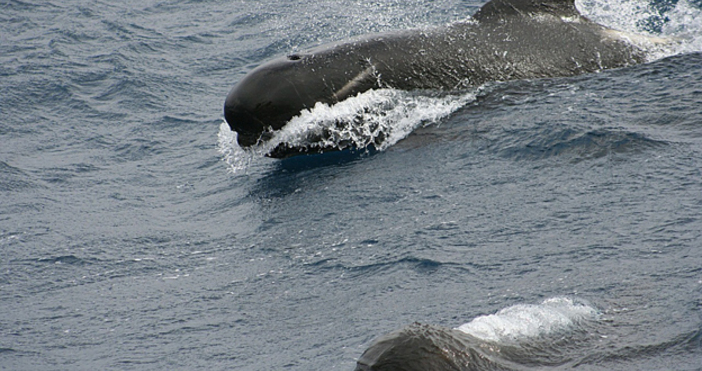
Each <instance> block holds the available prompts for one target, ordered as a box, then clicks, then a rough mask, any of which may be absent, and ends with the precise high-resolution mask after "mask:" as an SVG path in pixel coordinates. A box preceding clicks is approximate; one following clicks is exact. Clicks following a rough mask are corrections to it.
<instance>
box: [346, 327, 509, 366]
mask: <svg viewBox="0 0 702 371" xmlns="http://www.w3.org/2000/svg"><path fill="white" fill-rule="evenodd" d="M477 344H479V341H478V339H475V338H474V337H472V336H470V335H468V334H466V333H464V332H462V331H459V330H456V329H448V328H442V327H439V326H433V325H426V324H421V323H417V322H415V323H413V324H412V325H409V326H407V327H405V328H403V329H400V330H397V331H394V332H392V333H389V334H387V335H384V336H382V337H381V338H379V339H378V340H376V341H375V342H374V343H373V344H372V345H371V346H370V347H369V348H368V349H367V350H366V351H365V352H363V354H362V355H361V358H359V359H358V361H357V362H356V369H355V371H428V370H431V371H444V370H445V371H449V370H450V371H478V370H508V368H506V367H502V366H501V365H500V364H499V363H498V362H496V361H494V360H492V358H495V357H494V356H495V355H494V354H493V353H495V352H496V351H495V348H496V347H493V348H486V347H483V348H481V347H480V346H478V345H477Z"/></svg>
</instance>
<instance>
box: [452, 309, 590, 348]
mask: <svg viewBox="0 0 702 371" xmlns="http://www.w3.org/2000/svg"><path fill="white" fill-rule="evenodd" d="M598 316H599V312H598V311H597V309H595V308H593V307H591V306H589V305H587V304H585V303H582V302H577V301H574V300H572V299H569V298H551V299H546V300H544V301H543V302H542V303H541V304H538V305H534V304H519V305H515V306H512V307H509V308H505V309H502V310H500V311H499V312H497V313H496V314H491V315H487V316H480V317H477V318H475V319H474V320H472V321H470V322H468V323H466V324H463V325H461V326H459V327H458V328H457V329H458V330H460V331H463V332H465V333H467V334H469V335H472V336H475V337H477V338H479V339H482V340H485V341H491V342H509V341H517V342H518V341H520V340H522V341H524V340H528V339H533V338H535V337H539V336H548V335H552V334H554V333H557V332H559V331H565V330H568V329H570V328H572V327H573V326H574V325H576V324H577V323H578V322H580V321H584V320H595V319H597V318H598Z"/></svg>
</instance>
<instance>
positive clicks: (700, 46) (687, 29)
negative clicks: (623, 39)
mask: <svg viewBox="0 0 702 371" xmlns="http://www.w3.org/2000/svg"><path fill="white" fill-rule="evenodd" d="M576 7H577V8H578V10H579V11H580V12H581V13H582V14H583V15H585V16H587V17H588V18H590V19H592V20H593V21H595V22H597V23H600V24H602V25H605V26H607V27H610V28H612V29H615V30H619V31H624V32H627V33H631V34H634V35H640V36H641V37H640V38H637V37H635V36H634V37H633V39H632V40H631V41H632V42H634V43H635V44H637V45H639V46H642V47H646V48H647V49H649V50H650V53H651V54H650V58H649V59H650V60H651V61H653V60H657V59H661V58H665V57H670V56H673V55H677V54H682V53H691V52H699V51H702V9H700V8H699V7H695V6H694V5H692V4H691V3H690V2H689V0H681V1H679V2H678V3H677V4H676V5H675V7H674V8H672V9H667V10H663V9H661V8H657V7H656V6H655V5H654V3H653V2H652V1H650V0H617V1H608V0H578V1H577V2H576ZM654 29H660V32H658V31H656V30H654ZM647 37H649V38H651V37H652V38H653V39H650V40H651V42H648V43H647V42H646V38H647ZM661 38H662V39H667V40H668V41H669V42H667V43H661V42H659V40H656V39H661Z"/></svg>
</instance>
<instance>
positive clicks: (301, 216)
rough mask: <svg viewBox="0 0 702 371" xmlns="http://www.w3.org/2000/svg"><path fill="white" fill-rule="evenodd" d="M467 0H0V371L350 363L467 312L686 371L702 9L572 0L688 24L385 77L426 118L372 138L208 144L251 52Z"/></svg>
mask: <svg viewBox="0 0 702 371" xmlns="http://www.w3.org/2000/svg"><path fill="white" fill-rule="evenodd" d="M481 4H482V2H480V1H469V2H461V1H457V0H455V1H454V0H451V1H450V0H442V1H429V0H412V1H388V2H374V1H365V0H361V1H341V2H328V1H322V2H312V1H307V0H300V1H295V2H290V3H286V4H285V5H284V6H281V5H280V3H279V2H274V1H267V0H264V1H249V0H243V1H237V2H232V1H222V0H211V1H140V2H118V3H114V2H95V1H81V0H71V1H62V2H58V1H41V2H21V1H15V0H9V1H7V0H6V1H3V2H0V141H1V143H2V144H1V145H0V369H7V370H97V369H101V370H125V369H130V370H163V369H175V370H195V369H208V370H224V369H240V370H271V369H290V370H329V369H337V370H352V369H353V368H354V365H355V360H356V359H357V358H358V357H359V356H360V355H361V353H362V352H363V350H364V349H366V348H367V347H368V346H369V345H370V344H371V342H372V341H373V340H374V339H375V338H377V337H379V336H381V335H382V334H384V333H387V332H389V331H392V330H395V329H398V328H401V327H403V326H405V325H408V324H410V323H412V322H414V321H419V322H422V323H429V324H434V325H441V326H445V327H458V326H461V325H462V324H464V323H467V322H470V321H473V322H470V323H471V324H472V325H470V326H468V327H469V328H472V329H473V330H471V331H475V334H482V335H483V336H484V338H485V339H486V341H487V342H492V343H493V344H497V345H496V346H499V345H500V342H505V341H507V342H516V343H518V344H519V347H521V349H522V350H521V351H522V352H526V353H527V356H525V358H524V359H523V360H522V362H520V363H516V364H511V366H510V367H512V368H514V369H525V370H526V369H528V370H536V369H539V370H540V369H552V370H558V369H572V368H575V369H579V370H664V369H665V370H702V316H701V313H702V68H700V66H702V53H701V52H700V51H701V50H702V47H700V43H699V40H700V37H701V35H700V33H699V30H701V29H702V21H701V20H702V10H700V8H701V7H700V4H699V2H687V1H683V0H681V1H679V2H670V1H666V2H656V3H647V2H639V1H626V2H625V1H616V2H607V3H605V2H600V1H587V2H585V1H584V2H583V3H582V4H581V3H578V5H579V6H580V8H581V9H582V10H583V12H584V13H586V14H589V15H590V16H591V17H592V18H593V19H596V20H598V21H600V22H604V23H606V24H608V25H609V26H612V27H617V28H622V29H625V30H627V31H637V32H642V33H647V32H648V33H653V34H654V35H658V36H673V37H676V38H679V39H681V40H683V41H681V44H680V45H677V46H676V47H675V48H673V49H671V50H667V51H664V52H661V53H659V54H658V55H656V56H653V57H652V61H651V62H650V63H647V64H643V65H639V66H633V67H630V68H625V69H619V70H612V71H604V72H601V73H598V74H592V75H585V76H579V77H575V78H562V79H553V80H535V81H517V82H512V83H496V84H490V85H488V86H484V87H481V88H480V89H477V90H474V91H470V92H467V93H466V94H467V95H466V96H463V97H459V98H457V99H458V100H453V101H451V102H449V103H450V104H448V106H450V109H445V108H446V104H445V103H446V102H444V101H441V100H440V99H438V98H437V99H436V100H435V101H431V99H429V101H428V104H427V101H426V99H424V98H422V97H416V96H412V95H410V96H406V95H402V93H399V92H397V93H392V94H400V95H401V96H400V98H399V100H398V101H399V102H400V103H399V104H398V105H399V106H401V107H406V106H407V107H411V109H409V111H407V112H409V113H407V116H408V117H415V116H422V115H426V116H427V117H434V116H435V117H436V119H435V120H428V121H427V120H423V121H422V120H420V121H421V122H420V123H419V124H418V125H416V127H414V128H413V129H412V130H409V131H407V133H406V137H404V139H402V140H398V141H397V142H396V143H395V144H394V145H392V146H389V147H388V148H384V149H382V150H380V151H373V152H366V151H358V152H355V153H330V154H324V155H321V156H311V157H300V158H292V159H288V160H284V161H279V160H272V159H267V158H263V157H260V156H257V155H255V154H246V153H242V152H241V150H240V149H238V148H235V147H232V146H231V145H230V144H228V142H227V138H228V136H230V135H231V133H230V132H228V130H227V129H226V127H223V126H222V122H223V119H222V105H223V102H224V98H225V96H226V94H227V92H228V90H229V89H230V88H231V86H232V85H233V84H234V83H235V82H236V81H238V80H239V79H240V78H241V77H242V76H243V75H244V74H245V73H246V72H247V71H249V70H250V69H251V68H253V67H254V66H256V65H258V64H260V63H262V62H263V61H265V60H267V59H269V58H272V57H275V56H279V55H283V54H285V53H289V52H290V51H293V50H301V49H304V48H305V47H310V46H314V45H317V44H318V43H321V42H326V41H330V40H336V39H343V38H346V37H350V36H353V35H357V34H363V33H367V32H371V31H384V30H392V29H402V28H408V27H425V26H429V25H437V24H445V23H448V22H452V21H456V20H461V19H465V18H466V17H468V16H469V15H470V14H472V13H473V12H475V11H476V10H477V9H478V8H479V6H480V5H481ZM432 99H433V98H432ZM457 101H458V102H459V103H460V104H459V105H458V106H453V105H452V104H454V103H456V102H457ZM432 102H433V103H432ZM436 112H439V113H438V114H436V115H435V113H436ZM391 124H392V123H391ZM229 139H231V138H229ZM553 302H556V303H565V304H564V306H563V307H559V308H560V309H559V311H557V313H560V314H562V315H563V316H564V317H563V318H561V317H560V314H558V315H556V314H554V312H552V311H550V309H549V308H550V306H549V305H550V304H549V303H553ZM568 303H576V304H577V303H580V304H577V305H575V306H573V305H569V304H568ZM582 308H585V309H586V310H585V311H584V312H585V313H586V316H585V317H586V318H581V317H582V316H581V314H582V311H581V309H582ZM500 310H505V311H506V312H501V313H502V314H500V315H498V316H487V317H485V315H489V314H493V313H497V312H498V311H500ZM510 313H511V314H510ZM515 313H516V314H515ZM511 315H514V316H515V317H514V318H517V319H516V320H510V319H513V317H511ZM476 318H477V319H476ZM474 319H475V320H474ZM481 326H482V327H481Z"/></svg>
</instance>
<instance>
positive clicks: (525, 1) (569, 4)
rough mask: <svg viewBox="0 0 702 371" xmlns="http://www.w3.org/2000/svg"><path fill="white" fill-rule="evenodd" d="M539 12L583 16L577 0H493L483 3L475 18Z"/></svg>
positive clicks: (563, 15) (482, 18) (479, 19)
mask: <svg viewBox="0 0 702 371" xmlns="http://www.w3.org/2000/svg"><path fill="white" fill-rule="evenodd" d="M539 13H546V14H552V15H556V16H559V17H582V15H581V14H580V12H579V11H578V9H576V8H575V0H492V1H490V2H489V3H487V4H485V5H483V7H482V8H480V10H478V12H477V13H475V15H473V18H474V19H476V20H478V21H484V20H495V19H504V18H507V17H511V16H519V15H521V16H526V15H529V14H539Z"/></svg>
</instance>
